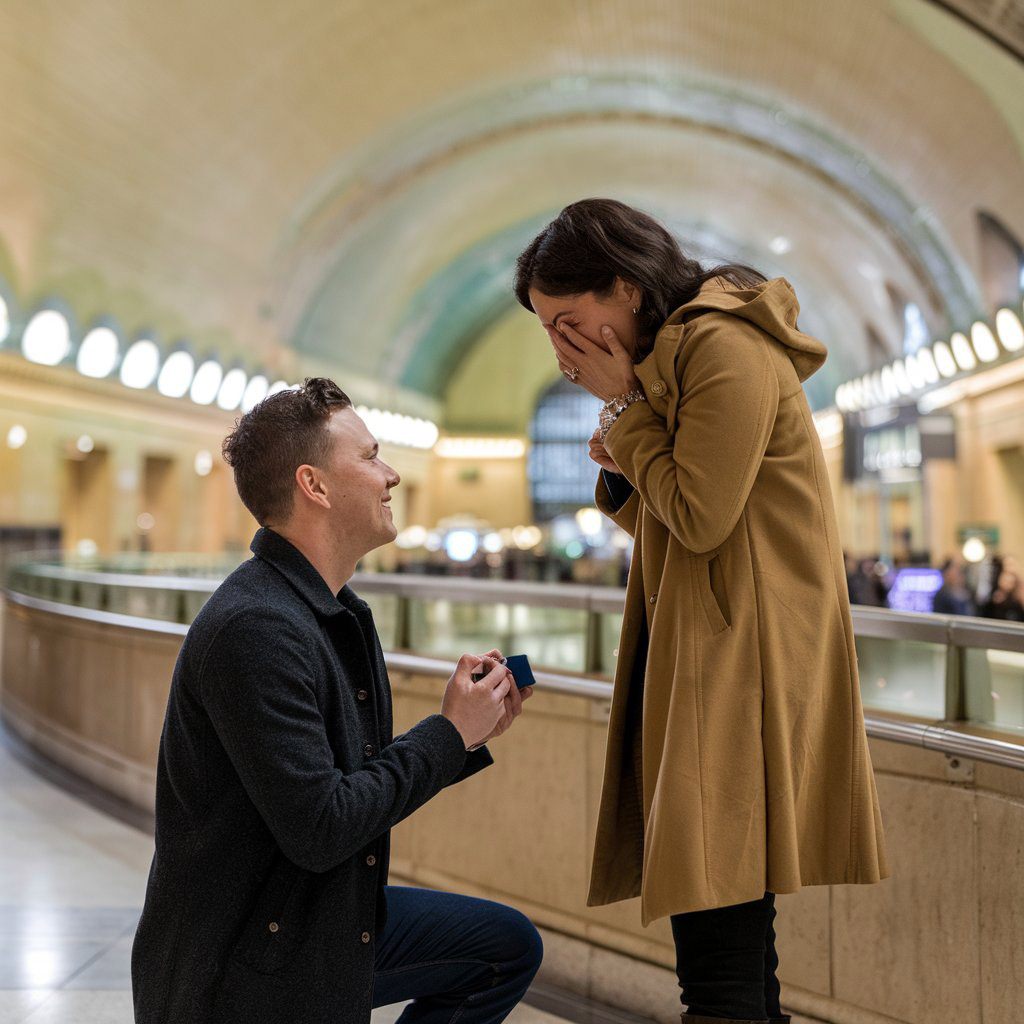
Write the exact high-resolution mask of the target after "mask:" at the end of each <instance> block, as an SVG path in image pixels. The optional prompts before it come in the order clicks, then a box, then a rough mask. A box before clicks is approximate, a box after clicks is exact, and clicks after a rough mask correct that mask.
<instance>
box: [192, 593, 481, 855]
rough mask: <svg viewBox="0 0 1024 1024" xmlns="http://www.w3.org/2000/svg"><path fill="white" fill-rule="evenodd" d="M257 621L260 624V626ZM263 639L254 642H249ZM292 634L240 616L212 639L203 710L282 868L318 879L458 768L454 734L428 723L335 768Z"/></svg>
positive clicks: (461, 756)
mask: <svg viewBox="0 0 1024 1024" xmlns="http://www.w3.org/2000/svg"><path fill="white" fill-rule="evenodd" d="M261 619H262V620H263V621H260V620H261ZM261 636H262V637H268V636H269V637H273V640H272V642H259V640H258V639H256V638H258V637H261ZM309 662H310V652H309V650H308V645H307V644H305V643H304V642H303V638H302V636H301V635H297V634H296V633H294V632H290V631H289V630H288V627H287V626H286V625H284V624H282V622H281V620H280V618H275V617H274V616H273V615H272V614H271V613H269V612H267V613H265V614H264V615H260V614H257V615H254V614H253V613H252V612H251V610H247V611H246V613H245V617H244V619H243V618H242V617H241V616H237V617H234V618H232V619H230V620H229V621H228V622H227V623H225V625H224V626H223V627H221V629H220V630H219V631H218V633H217V636H216V638H215V640H214V641H213V643H212V644H211V647H210V649H209V651H208V653H207V656H206V659H205V663H204V665H203V667H202V671H201V674H200V692H201V699H202V702H203V705H204V707H205V709H206V712H207V714H208V715H209V717H210V721H211V722H212V724H213V728H214V730H215V732H216V734H217V737H218V738H219V740H220V742H221V744H222V745H223V747H224V750H225V751H226V753H227V756H228V758H229V759H230V761H231V763H232V765H233V766H234V768H235V770H236V772H237V773H238V776H239V779H240V780H241V783H242V785H243V787H244V788H245V790H246V793H247V794H248V795H249V798H250V799H251V800H252V802H253V803H254V804H255V806H256V808H257V810H258V811H259V813H260V816H261V817H262V818H263V820H264V822H265V823H266V825H267V827H268V828H269V829H270V831H271V833H272V834H273V836H274V838H275V839H276V841H277V844H278V845H279V846H280V847H281V850H282V852H283V853H284V854H285V856H286V857H288V858H289V860H291V861H293V862H294V863H295V864H298V865H299V866H300V867H303V868H306V869H307V870H309V871H327V870H329V869H330V868H332V867H334V866H335V865H337V864H340V863H341V862H342V861H344V860H346V859H348V858H349V857H351V856H353V855H354V854H356V853H357V852H358V851H359V850H360V849H362V848H363V847H364V846H366V845H367V844H368V843H370V842H372V841H373V840H374V839H376V838H378V837H379V836H381V835H383V834H384V833H385V832H387V831H388V829H390V828H391V827H392V826H394V825H396V824H397V823H398V822H400V821H401V820H402V819H403V818H406V817H408V816H409V815H410V814H412V813H413V811H415V810H416V809H417V808H419V807H421V806H422V805H423V804H425V803H426V802H427V801H428V800H429V799H430V798H431V797H433V796H435V795H436V794H437V793H439V792H440V791H441V790H442V789H443V788H444V787H445V786H446V785H448V784H449V783H451V782H452V781H454V780H455V778H456V777H457V776H458V775H459V774H460V773H461V772H463V770H464V769H465V767H466V750H465V747H464V744H463V741H462V737H461V736H460V735H459V731H458V730H457V729H456V728H455V726H453V725H452V724H451V722H449V721H448V720H447V719H446V718H444V717H443V716H442V715H431V716H430V717H428V718H425V719H424V720H423V721H422V722H420V723H419V724H418V725H415V726H413V728H411V729H410V730H409V731H408V732H406V733H404V734H403V735H401V736H399V737H397V738H396V739H395V740H394V741H393V742H392V743H391V744H390V745H389V746H387V747H385V748H384V749H383V750H381V751H379V752H377V751H375V752H374V755H373V756H372V757H369V758H368V759H367V760H366V762H365V763H364V764H363V765H362V766H361V767H359V768H358V769H357V770H355V771H350V772H343V771H341V770H340V769H339V768H338V767H336V765H335V757H334V752H333V750H332V749H331V746H330V743H329V742H328V739H327V729H326V725H325V723H324V720H323V717H322V716H321V713H320V708H319V707H318V705H317V701H316V696H315V692H314V688H313V678H312V673H311V671H310V669H309Z"/></svg>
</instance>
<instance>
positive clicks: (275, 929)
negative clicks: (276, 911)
mask: <svg viewBox="0 0 1024 1024" xmlns="http://www.w3.org/2000/svg"><path fill="white" fill-rule="evenodd" d="M267 927H268V928H269V929H270V930H271V931H272V932H274V934H275V935H276V934H277V932H278V931H279V930H280V925H279V924H278V923H277V922H276V921H271V922H270V924H269V925H267Z"/></svg>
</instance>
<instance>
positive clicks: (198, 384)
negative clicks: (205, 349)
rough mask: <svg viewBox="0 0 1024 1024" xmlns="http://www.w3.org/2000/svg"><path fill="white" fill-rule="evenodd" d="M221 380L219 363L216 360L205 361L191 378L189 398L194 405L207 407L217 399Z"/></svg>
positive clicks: (222, 376) (221, 374)
mask: <svg viewBox="0 0 1024 1024" xmlns="http://www.w3.org/2000/svg"><path fill="white" fill-rule="evenodd" d="M223 379H224V371H223V370H222V369H221V365H220V363H218V362H217V360H216V359H207V360H206V362H205V363H203V364H202V366H200V367H199V369H198V370H196V375H195V376H194V377H193V378H192V387H191V388H189V396H190V397H191V399H192V401H193V402H195V403H196V405H209V404H210V403H211V402H212V401H213V400H214V399H215V398H216V397H217V392H218V390H219V389H220V382H221V381H222V380H223Z"/></svg>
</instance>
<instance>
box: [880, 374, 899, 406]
mask: <svg viewBox="0 0 1024 1024" xmlns="http://www.w3.org/2000/svg"><path fill="white" fill-rule="evenodd" d="M882 390H883V391H884V392H885V397H886V400H887V401H889V402H895V401H897V400H898V399H899V397H900V389H899V388H898V387H897V386H896V375H895V374H894V373H893V372H892V367H891V366H883V367H882Z"/></svg>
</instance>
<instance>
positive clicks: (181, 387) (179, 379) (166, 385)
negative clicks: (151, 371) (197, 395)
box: [156, 349, 196, 398]
mask: <svg viewBox="0 0 1024 1024" xmlns="http://www.w3.org/2000/svg"><path fill="white" fill-rule="evenodd" d="M195 368H196V361H195V360H194V359H193V358H192V355H191V353H189V352H186V351H185V350H184V349H179V350H178V351H177V352H172V353H171V354H170V355H169V356H168V357H167V362H165V363H164V365H163V367H162V368H161V370H160V376H159V377H157V381H156V389H157V391H159V392H160V394H161V395H166V396H167V397H168V398H182V397H183V396H184V395H186V394H187V393H188V389H189V386H190V385H191V384H192V375H193V374H194V373H195Z"/></svg>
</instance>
